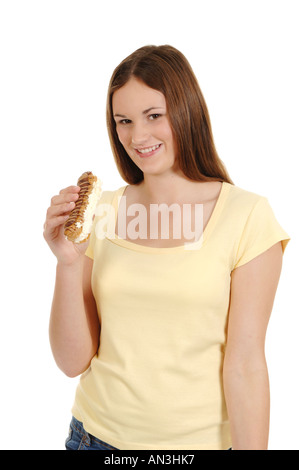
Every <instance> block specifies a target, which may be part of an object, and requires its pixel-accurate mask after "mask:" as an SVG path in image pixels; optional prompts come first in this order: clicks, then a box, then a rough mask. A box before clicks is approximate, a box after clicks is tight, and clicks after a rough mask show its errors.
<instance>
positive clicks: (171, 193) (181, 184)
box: [140, 172, 205, 204]
mask: <svg viewBox="0 0 299 470" xmlns="http://www.w3.org/2000/svg"><path fill="white" fill-rule="evenodd" d="M199 186H200V187H202V188H203V187H204V186H205V183H201V182H198V181H192V180H190V179H188V178H187V177H186V176H185V175H184V174H183V173H182V172H180V173H170V174H162V175H147V174H145V175H144V180H143V181H142V183H140V187H141V188H142V192H143V195H144V197H145V198H146V200H147V201H150V203H152V204H155V203H166V204H172V203H173V202H185V201H186V199H188V198H190V197H191V198H192V193H193V191H194V189H195V187H197V188H198V187H199Z"/></svg>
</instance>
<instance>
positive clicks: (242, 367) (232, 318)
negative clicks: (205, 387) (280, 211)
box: [223, 242, 282, 450]
mask: <svg viewBox="0 0 299 470" xmlns="http://www.w3.org/2000/svg"><path fill="white" fill-rule="evenodd" d="M281 267H282V247H281V242H279V243H277V244H275V245H274V246H272V247H271V248H270V249H269V250H267V251H266V252H264V253H262V254H261V255H260V256H257V257H256V258H254V259H253V260H252V261H250V262H249V263H246V264H245V265H243V266H240V267H239V268H237V269H235V270H234V271H233V272H232V278H231V302H230V311H229V324H228V340H227V348H226V353H225V359H224V368H223V384H224V392H225V398H226V403H227V409H228V414H229V420H230V426H231V434H232V444H233V448H234V449H236V450H266V449H267V448H268V436H269V418H270V392H269V380H268V371H267V364H266V359H265V351H264V349H265V336H266V331H267V326H268V322H269V318H270V314H271V311H272V308H273V302H274V298H275V294H276V290H277V286H278V282H279V277H280V273H281Z"/></svg>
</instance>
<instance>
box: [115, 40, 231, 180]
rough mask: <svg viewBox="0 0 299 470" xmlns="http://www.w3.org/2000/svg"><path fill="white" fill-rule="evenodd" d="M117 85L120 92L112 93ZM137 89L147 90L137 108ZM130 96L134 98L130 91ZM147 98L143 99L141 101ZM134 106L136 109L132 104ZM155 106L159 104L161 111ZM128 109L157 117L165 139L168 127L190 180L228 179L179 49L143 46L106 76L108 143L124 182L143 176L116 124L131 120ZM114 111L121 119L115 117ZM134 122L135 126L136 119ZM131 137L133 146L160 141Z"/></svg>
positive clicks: (181, 166)
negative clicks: (107, 85)
mask: <svg viewBox="0 0 299 470" xmlns="http://www.w3.org/2000/svg"><path fill="white" fill-rule="evenodd" d="M125 87H126V91H127V92H128V94H131V97H130V98H131V99H129V98H128V97H127V98H126V96H125V95H126V93H124V90H123V89H124V88H125ZM118 90H119V93H116V92H117V91H118ZM137 92H140V97H142V98H143V97H145V94H146V92H147V93H148V97H147V98H148V100H147V101H146V103H148V106H144V107H143V108H139V109H138V104H137V102H136V101H135V100H133V101H132V93H137ZM134 97H135V98H136V95H135V94H134ZM126 99H127V101H124V100H126ZM146 103H145V102H142V104H143V105H145V104H146ZM166 104H167V105H166ZM134 106H135V109H131V108H134ZM156 106H157V107H158V108H159V107H161V108H162V112H161V111H160V109H156ZM147 108H149V109H147ZM153 108H154V109H153ZM129 111H130V112H131V111H132V112H133V114H134V117H135V119H136V117H137V114H138V119H139V116H140V117H141V115H142V114H143V113H145V114H144V117H145V119H147V120H152V121H156V120H157V121H162V123H163V124H164V129H163V133H164V132H167V133H168V136H167V141H169V137H170V135H169V134H170V132H171V133H172V137H173V140H174V143H173V145H174V147H175V157H176V159H177V166H178V168H179V169H180V170H181V171H182V173H183V174H184V175H185V176H186V177H187V178H189V179H191V180H193V181H226V182H227V183H232V180H231V179H230V177H229V175H228V173H227V171H226V169H225V166H224V164H223V162H222V161H221V160H220V158H219V156H218V154H217V151H216V148H215V145H214V139H213V134H212V127H211V122H210V117H209V113H208V108H207V106H206V103H205V100H204V97H203V94H202V92H201V90H200V87H199V84H198V82H197V79H196V77H195V75H194V73H193V70H192V68H191V66H190V64H189V62H188V61H187V59H186V57H185V56H184V55H183V54H182V53H181V52H180V51H178V50H177V49H175V48H173V47H172V46H168V45H165V46H158V47H157V46H145V47H142V48H140V49H138V50H137V51H135V52H134V53H133V54H131V55H130V56H129V57H127V58H126V59H124V60H123V61H122V62H121V63H120V65H119V66H118V67H117V68H116V69H115V70H114V73H113V75H112V77H111V80H110V84H109V89H108V97H107V125H108V133H109V137H110V142H111V147H112V151H113V154H114V158H115V161H116V164H117V167H118V170H119V172H120V174H121V176H122V178H123V179H124V180H125V181H126V182H128V183H129V184H136V183H139V182H140V181H142V180H143V178H144V175H143V171H142V169H141V168H140V166H139V164H137V162H138V163H140V161H139V160H138V159H137V161H136V160H135V159H132V158H128V155H129V156H130V157H132V152H131V151H128V150H129V149H128V146H127V145H124V144H126V140H124V142H122V141H121V138H122V136H125V135H127V134H125V132H128V131H123V130H122V129H120V127H121V126H122V125H123V126H132V124H133V123H134V121H133V120H132V119H131V118H132V117H133V116H129V115H127V112H129ZM152 111H154V114H153V113H152ZM149 113H151V114H149ZM119 115H120V116H119ZM119 117H120V118H122V119H120V120H119V119H118V118H119ZM115 120H116V122H115ZM134 124H135V125H136V128H137V130H138V126H137V124H138V123H136V122H135V123H134ZM154 125H155V126H156V124H154ZM157 126H160V123H159V124H157ZM161 126H162V124H161ZM136 128H135V130H136ZM161 129H162V127H161ZM136 137H137V142H136V143H135V148H137V151H138V149H140V148H141V150H144V147H149V146H152V145H156V144H160V143H162V142H160V141H159V140H158V142H157V141H155V140H153V141H151V142H147V141H146V140H144V136H143V139H141V140H138V139H140V135H139V136H138V135H136ZM132 147H134V146H132ZM145 150H146V149H145ZM165 150H166V149H165ZM159 151H160V150H159Z"/></svg>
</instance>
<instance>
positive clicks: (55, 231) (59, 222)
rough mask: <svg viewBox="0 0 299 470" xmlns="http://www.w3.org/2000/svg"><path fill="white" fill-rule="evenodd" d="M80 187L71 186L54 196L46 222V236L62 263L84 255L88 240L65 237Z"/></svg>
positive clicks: (72, 261) (70, 262) (67, 263)
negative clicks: (65, 226)
mask: <svg viewBox="0 0 299 470" xmlns="http://www.w3.org/2000/svg"><path fill="white" fill-rule="evenodd" d="M79 192H80V187H79V186H69V187H68V188H65V189H62V190H61V191H60V193H59V194H58V195H56V196H53V197H52V199H51V205H50V207H49V208H48V210H47V216H46V221H45V224H44V233H43V235H44V238H45V240H46V242H47V243H48V245H49V247H50V248H51V250H52V252H53V253H54V255H55V256H56V258H57V261H58V262H59V263H60V264H65V265H71V264H73V263H75V262H76V261H78V260H79V259H80V258H81V257H83V255H84V253H85V251H86V249H87V246H88V241H87V242H84V243H73V242H70V241H69V240H67V239H66V238H65V235H64V224H65V222H66V221H67V219H68V217H69V215H70V212H71V211H72V210H73V209H74V207H75V202H76V201H77V199H78V197H79Z"/></svg>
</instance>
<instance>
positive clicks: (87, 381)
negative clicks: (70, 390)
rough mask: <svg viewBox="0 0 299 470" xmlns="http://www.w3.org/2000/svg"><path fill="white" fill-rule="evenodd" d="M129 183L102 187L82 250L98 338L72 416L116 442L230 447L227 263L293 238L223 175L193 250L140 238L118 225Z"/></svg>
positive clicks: (262, 203)
mask: <svg viewBox="0 0 299 470" xmlns="http://www.w3.org/2000/svg"><path fill="white" fill-rule="evenodd" d="M125 188H126V186H124V187H122V188H120V189H118V190H117V191H105V192H104V193H103V195H102V198H101V201H100V204H99V206H98V211H97V216H96V218H95V220H94V224H93V231H92V234H91V239H90V244H89V247H88V250H87V252H86V254H87V255H88V256H89V257H91V258H92V259H93V260H94V264H93V273H92V288H93V293H94V297H95V299H96V303H97V308H98V313H99V318H100V321H101V336H100V347H99V351H98V353H97V354H96V355H95V356H94V358H93V359H92V361H91V365H90V367H89V369H88V370H87V371H86V372H84V373H83V374H82V376H81V379H80V382H79V385H78V387H77V392H76V398H75V403H74V406H73V409H72V412H73V415H74V416H75V418H77V419H78V420H79V421H81V422H83V425H84V427H85V429H86V431H87V432H89V433H90V434H92V435H94V436H96V437H98V438H99V439H101V440H103V441H105V442H108V443H109V444H111V445H112V446H114V447H116V448H118V449H121V450H122V449H130V450H134V449H136V450H138V449H141V450H142V449H144V450H146V449H157V450H159V449H169V450H173V449H179V450H183V449H194V450H196V449H212V450H217V449H219V450H220V449H227V448H229V447H230V446H231V437H230V428H229V422H228V417H227V411H226V405H225V399H224V394H223V386H222V365H223V357H224V350H225V344H226V332H227V314H228V307H229V298H230V280H231V271H232V270H233V269H234V268H236V267H238V266H241V265H242V264H244V263H247V262H248V261H250V260H251V259H253V258H254V257H256V256H257V255H259V254H261V253H262V252H264V251H265V250H267V249H268V248H270V247H271V246H272V245H274V244H275V243H277V242H278V241H282V247H283V251H284V250H285V247H286V245H287V243H288V241H289V240H290V237H289V236H288V235H287V233H286V232H285V231H284V230H283V229H282V228H281V226H280V225H279V223H278V222H277V220H276V218H275V216H274V214H273V211H272V209H271V207H270V205H269V203H268V200H267V199H266V198H265V197H262V196H259V195H257V194H255V193H252V192H249V191H245V190H243V189H240V188H238V187H237V186H234V185H231V184H229V183H223V184H222V188H221V192H220V195H219V197H218V200H217V203H216V206H215V208H214V211H213V213H212V215H211V217H210V220H209V222H208V224H207V226H206V228H205V230H204V232H203V235H202V239H201V241H200V243H199V242H197V245H196V244H194V247H191V248H193V249H186V247H185V246H180V247H175V248H173V247H172V248H154V247H145V246H141V245H138V244H136V243H133V242H130V241H127V240H124V239H122V238H120V237H117V236H116V235H115V232H114V228H115V225H114V224H115V221H116V217H117V208H118V204H119V198H120V197H121V195H122V194H123V192H124V190H125ZM107 207H110V208H111V213H110V216H111V217H110V219H109V220H110V222H109V223H108V224H107V227H106V228H107V233H106V236H105V237H104V236H103V220H105V214H106V215H107V212H106V209H107ZM101 208H102V209H103V208H104V209H103V210H101ZM105 208H106V209H105ZM111 221H112V223H111ZM109 224H110V225H109ZM108 225H109V227H110V228H108Z"/></svg>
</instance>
